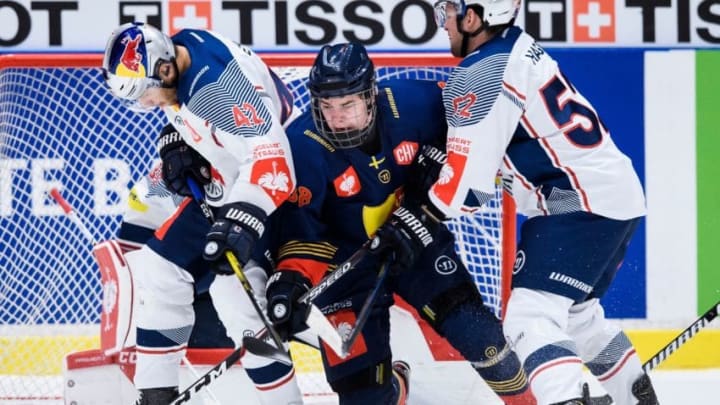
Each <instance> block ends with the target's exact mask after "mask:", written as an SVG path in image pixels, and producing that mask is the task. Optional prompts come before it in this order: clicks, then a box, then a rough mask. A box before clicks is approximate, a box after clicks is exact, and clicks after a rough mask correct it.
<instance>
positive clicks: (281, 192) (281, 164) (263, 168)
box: [250, 157, 295, 207]
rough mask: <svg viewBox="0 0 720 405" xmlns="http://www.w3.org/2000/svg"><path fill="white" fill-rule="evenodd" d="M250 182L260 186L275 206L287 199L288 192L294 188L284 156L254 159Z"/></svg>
mask: <svg viewBox="0 0 720 405" xmlns="http://www.w3.org/2000/svg"><path fill="white" fill-rule="evenodd" d="M250 182H251V183H253V184H257V185H259V186H260V187H262V188H263V190H265V192H266V193H267V195H268V196H269V197H270V198H271V199H272V200H273V202H274V203H275V206H276V207H277V206H279V205H280V204H282V203H283V201H285V200H287V199H288V197H289V196H290V192H291V191H292V190H293V188H295V186H294V185H293V182H292V179H291V178H290V168H289V167H288V164H287V161H286V160H285V158H284V157H275V158H271V159H263V160H258V161H256V162H255V164H253V167H252V173H251V174H250Z"/></svg>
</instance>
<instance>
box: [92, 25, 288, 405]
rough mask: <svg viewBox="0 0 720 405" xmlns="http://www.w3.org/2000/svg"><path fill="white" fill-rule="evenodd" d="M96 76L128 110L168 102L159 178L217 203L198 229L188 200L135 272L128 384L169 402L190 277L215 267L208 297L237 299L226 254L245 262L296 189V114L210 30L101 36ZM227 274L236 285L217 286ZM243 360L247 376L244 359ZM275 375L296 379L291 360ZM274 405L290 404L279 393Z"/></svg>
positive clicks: (251, 64) (145, 28)
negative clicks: (192, 186) (168, 130)
mask: <svg viewBox="0 0 720 405" xmlns="http://www.w3.org/2000/svg"><path fill="white" fill-rule="evenodd" d="M103 74H104V78H105V82H106V84H107V85H108V87H109V88H110V91H111V92H112V93H113V94H114V95H115V96H117V97H119V98H120V99H121V100H123V101H125V102H126V104H127V105H128V106H129V107H130V108H134V109H141V110H150V109H153V108H157V107H160V108H162V109H163V111H164V112H165V114H166V116H167V118H168V121H169V122H170V123H172V124H173V125H174V126H175V127H176V128H177V130H178V132H179V136H178V135H171V134H166V135H165V136H163V137H162V138H161V139H160V141H159V149H160V150H159V152H160V156H161V158H162V160H163V162H164V165H163V167H164V168H165V169H164V171H163V178H164V179H165V181H166V184H167V186H168V187H169V188H170V189H171V191H173V192H174V193H176V194H179V195H183V196H190V195H191V191H190V190H189V189H188V186H187V181H186V180H187V178H192V179H193V180H195V181H196V182H197V183H199V184H201V185H203V186H204V190H205V198H206V201H207V202H208V203H209V204H210V205H211V207H213V211H214V217H215V223H214V224H212V226H210V225H209V224H205V225H204V226H203V225H202V224H203V223H204V222H203V221H206V219H205V218H204V216H203V214H202V212H201V211H200V209H199V207H198V204H195V203H194V202H193V201H192V200H191V199H190V198H188V199H185V200H183V201H182V203H181V204H180V205H179V206H178V208H177V210H176V211H175V212H174V213H173V214H172V215H171V216H170V217H169V218H167V219H166V221H165V222H164V223H163V224H162V226H160V227H159V228H158V229H157V230H156V232H155V233H154V236H153V237H152V238H151V239H150V240H148V241H147V244H146V246H144V247H143V249H141V250H140V252H142V254H143V255H144V257H143V264H144V265H145V266H146V268H148V269H149V270H151V271H143V272H139V274H141V275H140V276H139V277H137V276H136V279H137V286H138V289H139V305H138V308H137V310H136V314H137V315H136V316H137V320H138V328H137V345H138V356H137V358H138V359H137V370H136V375H135V385H136V387H137V388H138V389H139V390H140V392H141V399H140V404H150V403H152V404H164V403H169V402H170V400H172V399H173V398H174V396H175V395H176V394H177V391H178V389H177V386H178V374H177V368H178V366H179V362H180V359H181V358H182V357H183V354H184V350H185V347H186V344H187V339H188V337H189V335H190V330H191V328H192V325H193V323H194V319H193V312H192V308H191V303H192V296H193V283H194V282H195V281H197V280H199V279H201V278H202V277H203V276H204V272H207V271H208V270H207V268H208V267H210V268H211V269H212V270H213V271H214V272H215V273H216V274H218V275H219V276H218V277H216V278H215V282H214V284H213V286H212V287H211V294H212V295H213V299H214V300H215V298H216V296H220V295H223V294H220V293H218V294H213V290H223V289H224V290H225V291H224V293H225V296H233V298H235V299H237V300H240V299H242V298H241V297H243V296H244V294H243V293H242V290H241V289H240V288H241V287H240V285H239V282H238V281H237V280H236V279H235V278H234V276H232V274H234V272H233V271H232V269H231V268H230V267H229V266H228V264H227V262H226V261H225V260H224V256H225V252H226V251H231V252H232V253H234V255H235V256H236V257H237V259H238V261H239V262H240V264H241V265H243V266H244V265H245V264H246V263H247V262H248V261H249V260H250V256H251V253H252V252H253V249H254V247H255V245H256V242H257V240H258V239H260V237H261V236H262V234H263V231H264V225H263V223H264V222H265V219H266V217H267V216H268V215H269V214H270V213H271V212H273V211H274V210H275V209H276V207H277V206H278V205H280V204H281V203H282V202H283V201H285V200H286V199H287V198H288V196H289V195H290V193H291V192H292V191H293V188H294V183H295V175H294V170H293V164H292V158H291V156H290V153H289V147H288V143H287V138H286V137H285V133H284V129H283V123H287V122H289V119H290V117H292V115H293V103H292V95H291V94H290V92H289V91H288V90H287V88H286V87H285V85H284V84H283V83H282V81H280V80H279V79H278V77H277V76H276V75H275V74H274V73H272V71H271V70H270V69H269V68H268V67H267V65H265V64H264V63H263V62H262V60H261V59H260V58H259V57H258V56H257V55H256V54H255V53H254V52H252V51H251V50H250V49H248V48H246V47H242V46H239V45H237V44H235V43H233V42H231V41H230V40H228V39H226V38H223V37H221V36H219V35H218V34H215V33H212V32H210V31H206V30H189V29H188V30H182V31H180V32H178V33H177V34H176V35H174V36H173V37H172V38H170V37H168V36H166V35H165V34H163V33H161V32H160V31H158V30H157V29H156V28H154V27H152V26H149V25H147V24H142V23H128V24H124V25H122V26H120V27H119V28H117V29H116V30H115V31H114V32H113V33H112V35H111V37H110V39H109V40H108V43H107V46H106V49H105V56H104V59H103ZM203 258H204V259H205V260H207V261H209V262H210V266H207V264H206V263H202V262H203ZM198 263H202V265H198ZM223 279H226V280H230V281H232V282H233V283H234V284H231V283H230V282H227V283H221V284H218V283H219V280H223ZM216 285H217V287H216ZM239 304H240V303H239V302H237V301H236V302H234V303H232V304H230V307H232V306H233V305H239ZM221 305H222V304H218V302H217V301H215V306H216V308H217V309H218V313H219V315H220V318H221V320H223V323H224V324H225V326H226V327H227V328H228V333H229V334H230V335H231V337H233V338H234V340H235V342H236V344H239V340H238V339H240V338H241V337H242V335H243V332H242V331H238V333H232V330H231V329H232V328H233V324H232V323H229V322H230V321H227V320H226V319H224V317H223V313H224V311H223V310H222V309H221V308H220V306H221ZM230 309H231V308H230ZM230 312H232V311H230ZM252 332H253V331H250V333H252ZM255 332H257V331H255ZM268 363H269V362H268V361H267V360H265V365H267V364H268ZM244 365H245V367H246V370H247V371H248V374H250V375H251V378H252V377H253V375H252V374H251V373H252V370H251V369H252V368H253V367H251V365H250V364H249V363H248V360H247V359H245V360H244ZM277 367H281V365H278V366H277ZM277 373H278V369H277V368H276V369H273V370H272V373H268V372H267V370H266V368H264V367H258V373H257V377H258V378H265V377H267V376H268V375H270V374H272V375H277ZM280 373H284V377H285V378H284V379H281V380H279V381H274V383H276V384H279V385H288V384H289V383H290V382H293V381H294V371H293V369H292V367H290V366H285V368H284V369H282V370H280ZM253 380H255V382H256V384H257V382H258V380H257V379H255V378H253ZM270 383H271V381H268V384H270ZM268 403H271V402H268ZM272 403H288V402H282V400H281V399H280V398H277V399H276V400H275V401H274V402H272Z"/></svg>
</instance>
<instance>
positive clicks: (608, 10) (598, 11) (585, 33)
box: [573, 0, 615, 42]
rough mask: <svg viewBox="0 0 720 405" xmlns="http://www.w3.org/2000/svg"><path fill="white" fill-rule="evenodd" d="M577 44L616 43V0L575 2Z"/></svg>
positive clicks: (574, 15)
mask: <svg viewBox="0 0 720 405" xmlns="http://www.w3.org/2000/svg"><path fill="white" fill-rule="evenodd" d="M573 39H574V40H575V41H576V42H615V2H614V0H589V1H588V0H573Z"/></svg>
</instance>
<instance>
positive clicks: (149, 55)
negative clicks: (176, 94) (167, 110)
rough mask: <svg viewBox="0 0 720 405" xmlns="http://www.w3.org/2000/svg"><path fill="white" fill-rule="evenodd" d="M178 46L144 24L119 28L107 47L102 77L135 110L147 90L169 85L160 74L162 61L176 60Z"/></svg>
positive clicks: (117, 95) (129, 24)
mask: <svg viewBox="0 0 720 405" xmlns="http://www.w3.org/2000/svg"><path fill="white" fill-rule="evenodd" d="M174 60H175V46H174V45H173V43H172V41H171V40H170V37H168V36H167V35H165V34H163V33H162V32H160V31H159V30H157V29H156V28H154V27H152V26H150V25H147V24H144V23H137V22H133V23H127V24H123V25H121V26H120V27H118V28H117V29H116V30H115V31H114V32H113V33H112V35H111V36H110V39H109V40H108V43H107V45H106V46H105V56H104V57H103V65H102V69H103V77H104V78H105V83H107V85H108V87H109V88H110V92H112V94H113V95H115V96H116V97H119V98H120V99H122V100H123V101H125V102H126V104H128V106H129V107H131V108H133V109H143V107H142V106H141V105H140V104H139V103H138V102H137V101H138V99H139V98H140V97H141V96H142V95H143V94H144V93H145V91H146V90H148V89H150V88H153V87H168V86H167V85H165V84H164V83H163V82H162V81H161V80H160V78H159V77H158V72H157V69H158V67H159V65H160V64H161V63H162V62H174Z"/></svg>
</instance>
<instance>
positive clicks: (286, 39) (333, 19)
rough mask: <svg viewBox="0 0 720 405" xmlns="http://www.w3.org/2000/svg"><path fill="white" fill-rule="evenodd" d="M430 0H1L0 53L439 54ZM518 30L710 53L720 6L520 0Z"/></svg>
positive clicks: (718, 31)
mask: <svg viewBox="0 0 720 405" xmlns="http://www.w3.org/2000/svg"><path fill="white" fill-rule="evenodd" d="M433 2H434V1H433V0H389V1H388V0H352V1H351V0H264V1H263V0H257V1H240V0H162V1H144V0H143V1H133V0H124V1H123V0H46V1H33V0H0V52H10V51H48V50H56V51H100V50H102V49H103V48H104V45H105V41H106V39H107V37H108V36H109V34H110V32H111V31H112V29H113V28H114V27H116V26H118V25H120V24H121V23H124V22H128V21H146V22H149V23H152V24H153V25H156V26H158V27H160V28H161V29H162V30H163V31H165V32H168V33H171V34H172V33H174V32H176V31H178V30H179V29H182V28H206V29H212V30H215V31H218V32H220V33H222V34H224V35H226V36H228V37H230V38H231V39H233V40H235V41H237V42H240V43H243V44H247V45H251V46H253V47H254V48H255V49H256V50H259V51H297V50H305V51H307V50H316V49H317V48H318V47H319V46H320V45H324V44H327V43H331V42H340V41H360V42H362V43H364V44H366V45H369V46H371V48H372V49H373V50H407V51H418V50H428V51H432V50H434V51H437V50H446V49H447V37H446V35H445V33H444V32H443V31H442V30H438V29H437V28H436V26H435V23H434V20H433V13H432V4H433ZM517 23H518V24H519V25H521V26H524V27H525V28H526V30H527V31H528V32H530V33H531V34H533V35H534V36H535V37H536V38H538V39H539V40H540V41H541V42H542V43H543V44H544V45H545V46H553V47H554V46H558V47H564V46H570V47H578V46H582V47H584V46H605V47H607V46H610V47H615V46H619V47H638V46H640V47H716V46H718V45H719V44H720V0H523V1H522V4H521V9H520V13H519V15H518V20H517Z"/></svg>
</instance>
